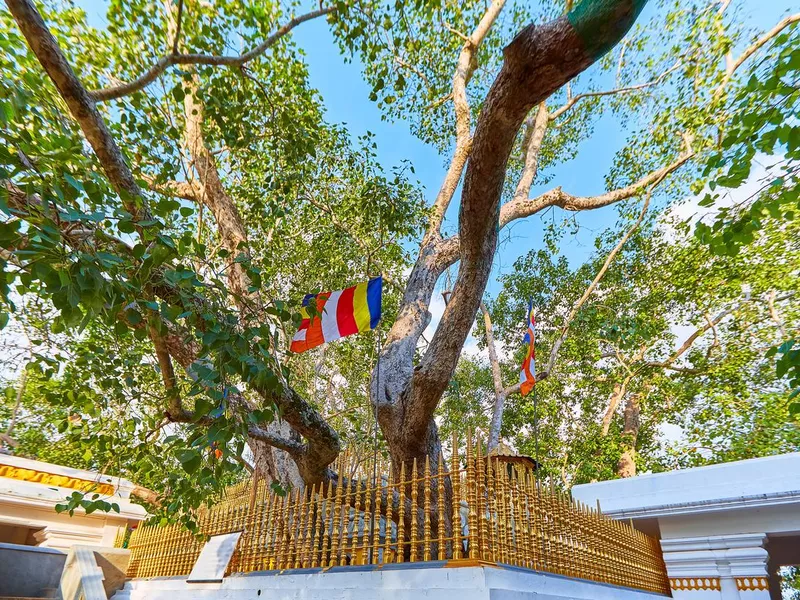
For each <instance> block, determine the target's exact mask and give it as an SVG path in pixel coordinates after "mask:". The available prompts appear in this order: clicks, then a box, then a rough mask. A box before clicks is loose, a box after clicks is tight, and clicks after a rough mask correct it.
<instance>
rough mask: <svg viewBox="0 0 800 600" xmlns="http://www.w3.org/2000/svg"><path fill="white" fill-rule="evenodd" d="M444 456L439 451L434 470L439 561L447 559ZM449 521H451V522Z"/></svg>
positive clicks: (454, 516) (452, 525)
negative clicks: (437, 510) (437, 504)
mask: <svg viewBox="0 0 800 600" xmlns="http://www.w3.org/2000/svg"><path fill="white" fill-rule="evenodd" d="M444 464H445V463H444V454H442V452H441V450H440V451H439V463H438V466H437V469H436V477H437V479H436V483H437V486H436V491H437V492H438V496H439V520H438V521H437V527H436V531H437V533H438V534H439V536H438V539H439V553H438V556H437V558H438V559H439V560H445V559H446V558H447V544H446V542H445V526H446V523H447V514H446V511H445V507H446V506H447V503H446V498H445V493H444V472H445V468H444ZM456 516H457V515H453V517H452V519H455V518H456ZM452 519H451V520H452ZM453 527H454V524H453V523H451V529H452V528H453Z"/></svg>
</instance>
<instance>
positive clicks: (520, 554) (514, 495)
mask: <svg viewBox="0 0 800 600" xmlns="http://www.w3.org/2000/svg"><path fill="white" fill-rule="evenodd" d="M509 496H510V497H511V537H512V540H513V542H512V543H513V546H514V551H515V552H516V561H517V562H516V564H517V565H518V566H520V567H525V568H529V567H530V557H529V555H528V535H527V531H526V523H525V521H524V512H523V506H524V501H523V499H522V496H521V494H520V489H519V472H518V471H517V469H516V467H515V468H514V469H513V470H512V471H511V475H510V476H509Z"/></svg>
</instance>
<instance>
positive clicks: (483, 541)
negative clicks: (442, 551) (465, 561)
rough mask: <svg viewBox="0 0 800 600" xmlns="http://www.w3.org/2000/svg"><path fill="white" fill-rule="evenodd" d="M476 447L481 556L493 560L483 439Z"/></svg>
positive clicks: (478, 441)
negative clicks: (490, 545)
mask: <svg viewBox="0 0 800 600" xmlns="http://www.w3.org/2000/svg"><path fill="white" fill-rule="evenodd" d="M476 441H477V443H476V448H475V462H476V464H477V466H478V469H477V476H478V486H479V487H478V504H477V507H478V514H479V515H480V516H479V519H480V558H481V559H483V560H486V561H489V560H493V558H492V555H491V554H490V548H489V544H490V540H489V530H490V523H489V519H490V518H491V515H490V514H487V513H489V511H490V510H491V505H490V504H489V488H488V487H487V485H486V481H487V477H488V474H487V471H488V469H487V467H488V465H486V464H485V463H484V460H483V455H482V452H481V440H480V439H478V440H476Z"/></svg>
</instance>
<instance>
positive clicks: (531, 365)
mask: <svg viewBox="0 0 800 600" xmlns="http://www.w3.org/2000/svg"><path fill="white" fill-rule="evenodd" d="M527 324H528V331H526V332H525V337H524V338H523V339H522V343H523V344H527V348H526V349H525V350H526V351H525V360H523V361H522V368H521V369H520V370H519V383H520V386H519V391H520V392H521V393H522V395H523V396H527V395H528V393H529V392H530V391H531V390H532V389H533V386H534V385H536V350H535V349H534V343H535V340H536V336H535V335H534V331H535V330H536V319H535V318H534V316H533V300H531V301H530V302H528V323H527Z"/></svg>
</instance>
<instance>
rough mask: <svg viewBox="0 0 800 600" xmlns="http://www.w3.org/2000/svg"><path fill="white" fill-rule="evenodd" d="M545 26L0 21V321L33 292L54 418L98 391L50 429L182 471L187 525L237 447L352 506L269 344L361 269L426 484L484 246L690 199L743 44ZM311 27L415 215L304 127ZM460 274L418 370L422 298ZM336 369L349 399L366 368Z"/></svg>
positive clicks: (173, 10)
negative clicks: (558, 214) (67, 393)
mask: <svg viewBox="0 0 800 600" xmlns="http://www.w3.org/2000/svg"><path fill="white" fill-rule="evenodd" d="M542 4H543V7H542V8H537V7H533V8H532V7H531V6H530V3H528V2H512V1H509V2H507V1H506V0H494V1H492V2H490V3H488V4H486V3H483V2H440V1H434V2H413V3H403V2H381V1H379V0H365V1H357V2H346V1H340V2H335V3H331V4H326V3H324V2H323V3H321V4H320V5H319V6H315V7H313V8H308V7H306V8H305V9H304V8H303V7H302V6H300V5H299V4H291V5H290V6H286V5H283V4H278V3H271V2H262V1H258V2H255V1H254V2H236V3H230V2H199V1H197V0H165V1H164V2H163V3H158V4H157V3H152V2H146V1H144V0H132V1H121V0H110V2H109V5H108V17H107V19H108V25H107V27H105V28H103V29H95V28H93V27H90V26H89V25H87V23H86V16H85V14H84V13H83V11H81V10H80V9H79V8H77V7H75V6H73V5H71V4H65V5H60V6H58V7H56V8H52V7H50V6H49V5H48V6H39V5H37V4H36V3H34V2H33V1H32V0H6V5H7V7H8V13H5V12H4V13H3V14H2V15H0V19H2V20H1V21H0V23H2V34H3V35H2V38H0V44H2V48H3V53H2V55H1V56H2V58H0V61H2V63H0V64H2V67H3V73H4V88H3V91H2V92H0V102H1V103H2V104H0V108H2V110H0V119H2V120H3V123H4V129H3V133H2V139H3V144H2V146H1V147H0V158H2V163H1V164H0V179H2V184H3V185H2V195H1V196H0V211H2V214H3V216H4V218H3V220H2V222H0V242H1V243H2V249H3V252H2V254H0V265H2V267H3V272H4V279H3V280H2V286H0V298H2V302H3V312H2V313H0V317H2V321H0V325H5V324H6V323H7V322H8V321H9V319H10V316H9V315H13V317H14V319H20V318H23V319H24V315H22V316H21V311H20V310H18V307H23V306H25V305H26V304H25V302H24V301H23V300H24V299H25V298H27V297H29V296H35V297H37V298H40V299H41V300H42V301H43V302H45V303H46V304H47V306H45V307H43V308H42V309H41V310H43V311H44V312H45V313H46V314H48V315H49V317H48V318H47V319H44V320H43V321H44V322H45V325H44V326H40V327H39V330H43V331H46V333H47V334H48V335H47V336H40V337H37V338H33V339H29V343H28V344H27V346H26V347H27V350H26V352H27V354H26V355H25V356H26V360H27V361H29V363H30V364H32V365H33V364H35V365H37V367H36V368H37V369H39V370H40V371H42V372H43V373H44V375H45V376H53V377H55V376H60V377H64V378H65V379H64V380H65V381H69V382H71V384H72V385H73V386H74V387H75V390H73V391H74V394H73V396H75V394H78V395H80V391H79V390H80V389H81V387H82V386H88V387H91V388H92V389H94V390H100V391H101V392H102V393H96V394H94V395H93V396H92V398H94V402H89V401H88V399H87V398H85V397H81V398H80V401H79V400H71V399H70V398H67V399H66V400H64V399H62V400H61V401H62V402H64V403H66V404H67V405H68V406H69V411H70V413H71V415H77V416H71V417H70V418H71V420H70V421H69V422H68V423H66V425H65V427H66V429H67V431H68V432H74V435H75V438H76V439H83V440H85V439H89V438H91V439H93V440H95V441H96V442H97V443H98V444H101V443H102V445H103V452H104V453H108V454H110V455H111V456H116V457H117V458H119V456H125V457H126V458H125V461H126V464H125V466H124V468H125V469H127V470H128V471H129V472H130V474H131V475H132V476H133V477H136V474H137V473H140V474H147V477H148V478H153V475H152V473H153V472H157V471H159V470H164V469H171V465H173V464H178V463H179V464H180V465H181V467H182V471H183V472H185V474H186V476H185V477H178V476H176V475H174V474H173V473H172V472H171V473H170V476H169V478H167V479H165V480H164V481H162V484H161V488H160V489H162V490H163V491H165V492H167V491H168V492H169V493H170V494H171V496H172V497H176V498H180V497H185V498H188V499H189V500H188V501H187V503H188V505H189V506H191V505H196V504H197V503H198V502H199V501H201V499H202V493H201V492H200V491H198V490H208V489H216V488H218V487H219V486H222V485H224V483H225V482H226V481H227V479H226V477H228V476H229V475H230V474H231V472H232V471H233V470H235V469H238V468H240V467H239V465H240V464H241V463H242V462H244V461H243V459H242V452H243V450H244V446H245V444H247V445H249V446H250V448H251V450H252V453H253V459H254V464H255V469H256V470H257V471H258V472H259V473H261V474H263V475H265V476H268V477H270V478H272V479H273V480H275V481H278V482H282V483H293V484H295V485H302V484H305V485H312V484H318V483H320V482H326V483H330V484H332V485H351V484H353V482H352V481H349V480H348V479H347V478H346V477H344V474H340V473H336V472H335V471H334V470H332V469H331V466H330V465H331V464H333V462H334V460H335V459H336V457H337V455H338V454H339V452H340V451H341V449H342V445H343V444H342V437H341V435H340V433H341V430H340V425H341V426H344V425H342V422H341V419H340V416H339V415H340V414H341V412H343V411H340V410H331V407H330V406H327V405H322V404H321V403H320V402H319V401H318V398H315V397H313V395H312V394H309V390H313V391H316V390H317V382H316V378H315V373H318V372H319V370H318V369H317V368H316V367H317V365H314V364H313V363H312V362H311V360H310V359H308V358H303V357H294V356H287V347H288V339H287V338H288V337H290V336H291V333H292V331H293V329H294V328H295V327H296V326H297V325H298V323H299V319H298V314H297V310H296V308H297V305H298V302H297V300H298V299H299V298H300V297H302V294H303V293H305V292H309V291H318V290H325V289H337V288H340V287H345V286H347V285H352V283H355V281H353V278H354V277H357V278H359V279H364V278H366V277H367V276H369V275H375V274H378V273H383V274H384V278H385V280H386V282H387V287H388V290H387V294H386V297H385V299H384V300H385V304H386V310H385V312H384V320H385V326H384V327H385V329H386V330H387V333H386V337H385V339H384V340H383V344H382V346H381V348H380V351H379V354H378V357H377V364H375V368H374V371H373V373H372V377H371V381H370V382H369V383H367V382H366V381H358V382H357V384H356V389H361V390H363V393H364V395H368V396H369V397H370V400H371V404H372V409H373V410H374V413H375V415H376V416H377V421H378V423H379V425H380V428H381V432H382V436H383V439H384V441H385V444H386V447H387V450H388V453H389V455H390V456H391V459H392V464H393V468H395V469H398V468H399V465H401V464H403V463H406V462H408V461H411V460H413V459H415V458H416V459H418V464H424V462H425V461H424V460H422V459H424V458H425V457H428V458H429V459H430V463H431V468H432V470H433V471H434V472H437V471H438V470H439V469H440V468H443V465H440V464H439V457H440V449H441V444H440V441H439V436H438V433H437V427H436V423H435V421H434V413H435V411H436V408H437V406H438V405H439V403H440V399H441V398H442V395H443V393H444V392H445V389H446V388H447V385H448V383H449V382H450V380H451V378H452V376H453V373H454V371H455V368H456V365H457V362H458V359H459V356H460V353H461V350H462V347H463V345H464V343H465V340H466V338H467V335H468V334H469V331H470V329H471V327H472V325H473V323H474V321H475V316H476V313H477V311H478V308H479V306H480V304H481V300H482V296H483V294H484V290H485V288H486V285H487V281H488V279H489V276H490V271H491V267H492V262H493V259H494V256H495V252H496V249H497V245H498V238H499V232H500V230H502V229H503V228H505V227H507V226H508V225H509V224H511V223H512V222H514V221H516V220H519V219H522V218H525V217H528V216H531V215H534V214H537V213H540V212H542V211H544V210H546V209H548V208H551V207H558V208H560V209H564V210H566V211H581V210H590V209H595V208H600V207H603V206H608V205H611V204H614V203H618V202H624V201H626V200H632V201H635V200H636V199H638V198H640V197H641V196H644V195H645V193H647V194H648V198H649V197H650V194H652V192H653V190H654V189H655V188H656V186H662V189H665V188H667V185H668V184H667V183H665V182H669V185H674V186H676V189H681V188H680V186H683V187H685V186H686V185H687V184H688V183H690V182H693V181H695V180H696V172H695V171H693V170H692V168H691V166H690V165H691V164H692V161H693V160H694V159H695V157H696V156H697V154H698V153H699V152H701V151H706V150H707V149H708V147H709V146H711V145H713V144H714V143H715V140H716V138H717V135H718V128H719V125H720V124H721V123H724V120H725V114H726V113H725V110H726V106H727V104H726V103H727V102H728V95H727V93H726V89H727V88H728V87H732V86H735V85H737V84H738V79H739V78H738V75H737V70H739V69H740V67H742V65H743V64H746V63H747V61H748V60H749V59H750V57H751V56H753V55H754V54H755V53H756V51H758V50H759V49H761V48H762V47H764V46H765V44H766V41H763V40H764V38H759V39H758V40H757V41H756V42H755V43H754V44H753V45H752V46H749V47H746V49H745V50H744V52H743V54H742V55H741V57H740V58H741V60H738V59H737V60H735V61H732V62H731V63H730V65H731V66H730V68H728V69H727V70H721V67H720V64H721V62H720V58H721V57H724V56H726V55H727V54H729V53H731V52H733V48H734V47H736V48H737V49H738V44H740V43H741V41H742V40H743V39H744V37H745V34H744V33H743V32H742V30H741V28H740V27H738V26H737V25H736V24H735V23H732V22H731V20H730V19H728V18H727V17H726V9H727V8H728V4H729V3H728V2H723V3H719V2H716V1H702V2H700V1H698V2H696V3H692V5H691V6H688V7H687V6H684V3H676V4H675V5H674V6H672V5H670V4H669V3H667V2H664V3H661V4H659V5H657V6H652V7H648V8H647V10H646V12H647V13H649V17H647V18H649V19H651V21H650V23H649V24H648V25H646V26H639V27H637V28H634V29H633V30H632V28H633V26H634V23H635V22H636V20H637V18H638V17H639V14H640V13H641V12H642V10H643V9H644V8H645V4H646V2H645V1H644V0H583V1H578V2H572V1H569V2H567V3H566V6H561V5H558V3H549V2H547V3H542ZM316 19H325V20H326V21H327V22H328V24H329V26H330V28H331V31H332V32H333V35H334V37H335V39H336V42H337V43H338V44H339V46H340V49H341V51H342V52H343V53H345V54H346V55H347V56H352V57H358V58H359V59H360V61H361V63H362V64H363V65H364V77H365V79H366V81H367V82H368V83H369V85H370V86H371V87H372V93H371V96H370V99H371V100H372V101H374V102H376V103H377V106H378V107H379V108H380V109H381V111H382V112H383V114H384V115H385V116H386V117H387V118H391V119H397V118H405V119H408V121H409V123H410V126H411V130H412V132H413V133H414V134H415V135H417V136H418V137H420V138H421V139H422V140H423V141H425V142H428V143H430V144H433V145H434V146H435V147H437V148H438V149H440V150H441V151H442V152H446V153H447V154H448V157H449V164H448V166H447V169H446V174H445V177H444V180H443V182H442V185H441V188H440V189H439V190H438V192H437V194H436V196H435V198H433V201H432V204H431V205H430V206H428V207H427V208H426V207H425V206H424V203H423V201H422V198H421V195H420V192H419V189H418V188H417V186H415V185H414V184H413V183H412V182H410V181H409V172H410V171H411V167H410V166H408V165H403V166H401V167H399V168H397V169H395V170H394V171H393V172H392V173H386V172H385V171H384V170H383V169H382V168H381V166H380V165H379V164H378V162H377V159H376V157H375V154H374V152H373V142H372V140H371V139H370V137H369V136H365V137H364V138H362V139H359V140H358V141H357V142H353V140H351V139H350V137H349V136H348V134H347V132H346V130H344V129H343V128H342V127H340V126H337V125H332V124H330V123H327V122H325V118H324V105H323V102H322V99H321V98H320V97H319V94H318V92H316V91H315V90H314V89H313V87H312V86H311V85H310V83H309V77H308V72H307V67H306V64H305V63H304V61H303V55H302V52H301V49H300V48H298V47H297V45H296V44H295V42H294V41H293V37H292V32H293V31H294V30H295V29H297V28H299V27H303V25H304V23H306V22H308V21H311V20H316ZM792 23H793V22H791V23H786V24H784V25H783V26H782V27H781V29H784V28H786V27H789V26H790V25H791V24H792ZM781 29H779V30H778V31H777V32H770V33H769V34H767V36H770V35H771V36H773V37H774V36H775V35H777V34H778V33H779V32H780V30H781ZM626 36H628V37H626ZM623 39H624V40H625V41H624V42H623V43H622V45H621V50H620V51H619V52H618V53H616V54H615V55H613V56H612V55H611V54H609V51H610V50H611V49H612V48H614V46H615V45H616V44H617V43H619V42H620V40H623ZM766 39H767V41H768V40H769V39H770V38H769V37H767V38H766ZM232 45H238V46H239V47H240V48H241V49H240V50H239V51H238V52H236V53H233V52H231V51H230V47H231V46H232ZM653 48H655V49H656V50H655V51H654V50H653ZM596 63H597V64H596ZM593 64H596V66H595V67H594V69H592V70H591V71H590V72H589V73H587V74H586V75H585V76H584V78H578V79H577V80H576V77H577V76H578V75H580V74H581V73H583V72H584V71H586V70H587V69H589V67H591V66H592V65H593ZM613 73H616V76H615V77H614V76H612V74H613ZM579 85H581V86H583V91H580V92H578V93H575V92H574V91H573V86H576V87H577V86H579ZM604 102H607V104H603V103H604ZM642 107H646V108H647V111H646V114H647V115H648V117H647V118H643V119H640V120H638V121H637V123H638V124H637V127H639V128H640V129H641V130H642V131H640V132H638V134H637V135H635V136H633V137H632V138H631V140H630V143H629V144H627V145H626V146H625V148H623V150H621V151H620V152H619V153H618V154H617V155H616V156H615V159H614V163H613V166H612V169H611V173H610V175H609V177H608V185H607V187H608V189H607V190H605V191H603V192H602V193H599V194H598V195H596V196H588V197H582V196H576V195H573V194H570V193H569V192H568V191H565V190H564V189H562V187H560V186H558V187H554V188H552V189H551V190H549V191H545V192H543V193H540V194H538V195H534V196H531V189H532V186H533V184H534V181H537V183H543V182H546V178H545V177H541V176H539V177H538V179H537V175H538V172H539V171H540V169H541V170H543V171H544V170H545V169H546V168H547V167H549V166H551V165H553V164H555V163H557V162H559V161H563V160H565V159H566V158H567V157H568V156H569V155H570V154H571V153H573V152H574V147H575V144H576V143H577V142H579V141H581V140H583V139H587V138H588V136H589V135H590V133H591V130H592V124H593V121H594V119H596V118H597V117H598V115H599V114H601V113H602V111H603V110H605V109H608V110H610V111H612V112H614V113H617V114H621V115H622V117H623V118H625V119H629V118H630V119H634V118H635V117H636V115H637V111H638V110H639V109H640V108H642ZM642 132H646V133H642ZM681 173H683V175H681ZM457 196H458V198H457ZM451 203H453V204H454V205H455V204H457V205H458V218H457V232H448V229H447V226H448V220H447V219H446V217H447V214H448V208H449V207H450V205H451ZM451 220H452V219H451ZM408 248H414V250H413V251H411V252H410V253H409V252H407V249H408ZM456 265H457V269H458V274H457V277H456V278H455V281H454V284H453V286H452V290H451V294H450V296H449V302H448V305H447V308H446V310H445V311H444V314H443V316H442V318H441V321H440V323H439V325H438V327H437V329H436V331H435V333H434V335H433V337H432V339H430V342H429V343H428V344H427V347H425V348H424V351H421V350H420V347H421V345H420V339H421V336H422V334H423V331H424V330H425V328H426V327H427V326H428V324H429V322H430V319H431V316H430V310H429V309H430V304H431V299H432V295H433V293H434V289H435V286H436V284H437V281H438V280H439V279H440V277H441V276H442V274H443V273H444V272H445V271H446V270H447V269H448V268H450V267H454V266H456ZM40 321H42V320H41V319H40ZM40 325H41V323H40ZM26 331H27V330H26ZM59 336H60V337H59ZM59 340H60V342H59ZM74 340H80V344H72V342H73V341H74ZM48 344H55V345H59V344H60V346H61V347H62V348H66V349H69V348H70V347H71V345H74V347H75V348H74V350H73V351H72V354H70V353H69V352H66V353H54V351H45V349H46V348H48V347H49V346H48ZM358 344H362V346H361V347H364V348H365V347H367V344H365V343H363V342H358V341H354V342H353V343H352V344H348V347H351V348H358V347H359V346H358ZM324 352H332V353H336V352H340V351H339V350H335V349H331V350H328V349H325V350H324ZM145 354H147V355H149V358H146V357H144V355H145ZM353 354H355V351H353ZM143 357H144V358H143ZM337 360H341V363H340V366H341V367H342V368H341V369H340V372H341V373H350V374H352V376H353V378H354V379H357V378H358V373H359V369H357V368H354V366H353V365H355V364H360V365H361V366H362V367H363V365H364V364H366V363H364V362H361V363H356V362H354V359H353V358H352V356H346V355H345V354H344V353H341V354H339V355H337ZM64 361H73V363H74V366H79V368H71V369H68V370H66V371H64V370H63V369H62V368H61V363H63V362H64ZM143 364H144V365H145V366H157V374H158V380H157V381H154V378H153V377H152V376H151V375H152V373H150V375H145V374H144V373H143V372H142V368H143V367H142V365H143ZM361 371H363V368H362V369H361ZM312 380H313V384H312V383H309V382H310V381H312ZM78 382H82V383H80V384H79V383H78ZM301 382H305V383H308V385H300V383H301ZM358 386H363V387H358ZM22 387H23V386H20V389H22ZM323 393H324V392H323ZM49 395H50V396H52V392H49ZM48 397H49V396H48ZM75 397H77V396H75ZM112 399H114V402H113V403H112ZM337 408H338V407H337ZM345 409H347V407H345ZM334 425H336V426H334ZM109 449H111V451H109ZM162 454H163V456H162ZM287 457H288V458H289V460H287ZM164 461H172V462H170V463H169V464H167V463H166V462H164ZM98 467H100V468H111V467H110V466H106V465H98ZM117 468H123V467H122V465H117ZM149 480H150V479H148V481H149ZM198 483H199V484H200V485H197V484H198ZM447 505H448V506H449V503H447ZM181 506H182V505H181V504H180V502H179V501H178V500H176V501H174V502H173V503H171V504H170V505H169V507H168V508H167V511H168V512H171V513H179V512H180V508H181Z"/></svg>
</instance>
